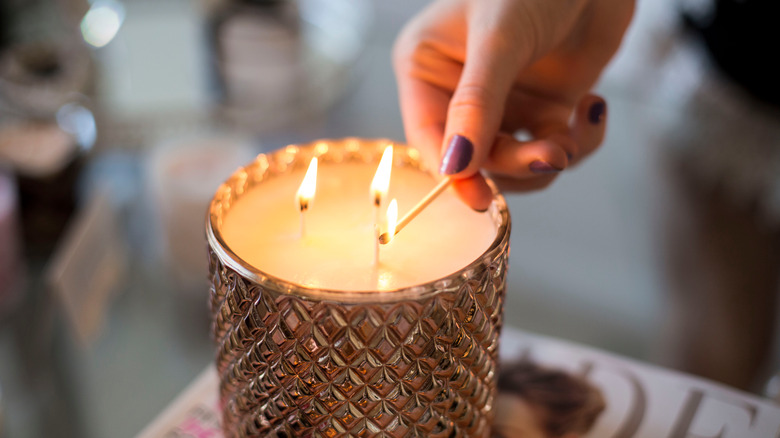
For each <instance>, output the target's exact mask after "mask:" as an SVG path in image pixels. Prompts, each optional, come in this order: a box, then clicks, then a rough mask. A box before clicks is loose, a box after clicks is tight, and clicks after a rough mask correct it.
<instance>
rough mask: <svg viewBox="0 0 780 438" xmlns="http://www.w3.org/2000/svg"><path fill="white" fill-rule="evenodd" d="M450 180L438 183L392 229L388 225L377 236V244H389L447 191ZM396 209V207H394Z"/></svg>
mask: <svg viewBox="0 0 780 438" xmlns="http://www.w3.org/2000/svg"><path fill="white" fill-rule="evenodd" d="M451 182H452V180H450V179H449V178H445V179H443V180H441V182H439V184H437V185H436V187H434V188H433V190H431V191H430V193H428V194H427V195H425V197H424V198H422V200H421V201H420V202H418V203H417V205H415V206H414V208H412V209H411V210H409V212H408V213H406V215H405V216H404V217H402V218H401V220H400V221H398V224H395V223H394V224H393V227H390V223H389V222H388V224H387V231H385V232H384V233H382V234H381V235H380V236H379V243H381V244H382V245H387V244H388V243H390V241H391V240H393V237H394V236H395V235H396V234H398V233H399V232H400V231H401V230H402V229H403V228H404V227H405V226H407V225H408V224H409V222H410V221H411V220H412V219H414V218H415V217H416V216H417V215H418V214H420V212H421V211H423V209H425V207H427V206H428V205H430V203H431V202H433V200H434V199H436V197H438V196H439V195H441V194H442V192H444V190H446V189H447V187H449V186H450V183H451ZM396 209H397V207H396ZM387 211H388V213H387V214H388V218H389V217H390V208H389V207H388V209H387ZM396 214H397V213H396Z"/></svg>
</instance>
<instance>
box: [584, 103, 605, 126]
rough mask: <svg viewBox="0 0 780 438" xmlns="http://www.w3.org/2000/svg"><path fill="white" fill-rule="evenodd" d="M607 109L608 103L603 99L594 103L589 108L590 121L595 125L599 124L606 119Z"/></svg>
mask: <svg viewBox="0 0 780 438" xmlns="http://www.w3.org/2000/svg"><path fill="white" fill-rule="evenodd" d="M606 109H607V104H606V103H605V102H604V101H603V100H600V101H598V102H596V103H594V104H593V105H591V106H590V109H589V110H588V121H589V122H590V123H592V124H594V125H598V124H599V123H601V122H602V121H603V120H604V113H605V112H606Z"/></svg>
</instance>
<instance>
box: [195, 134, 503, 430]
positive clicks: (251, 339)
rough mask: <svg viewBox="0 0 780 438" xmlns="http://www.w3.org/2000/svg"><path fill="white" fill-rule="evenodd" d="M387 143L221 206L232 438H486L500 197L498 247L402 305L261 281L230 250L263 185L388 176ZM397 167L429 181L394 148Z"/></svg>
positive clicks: (257, 164) (234, 185)
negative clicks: (346, 173)
mask: <svg viewBox="0 0 780 438" xmlns="http://www.w3.org/2000/svg"><path fill="white" fill-rule="evenodd" d="M388 143H389V141H388V140H363V139H344V140H335V141H331V140H328V141H320V142H315V143H312V144H309V145H305V146H288V147H287V148H284V149H281V150H279V151H276V152H273V153H270V154H263V155H260V156H258V157H257V159H255V160H254V161H253V162H252V163H250V164H249V165H247V166H246V167H244V168H242V169H239V170H238V171H237V172H236V173H234V174H233V175H232V176H231V177H230V178H229V179H228V180H227V181H226V182H225V183H224V184H223V185H222V186H221V187H220V188H219V190H218V191H217V193H216V195H215V197H214V199H213V200H212V202H211V205H210V209H209V215H208V221H207V225H206V228H207V237H208V243H209V249H208V251H209V271H210V281H211V297H210V306H211V314H212V328H211V330H212V335H213V337H214V339H215V341H216V344H217V347H218V352H217V358H216V364H217V370H218V372H219V375H220V401H221V405H222V414H223V428H224V431H225V435H226V436H228V437H266V436H291V437H292V436H302V437H353V436H354V437H358V436H360V437H366V436H381V437H414V436H425V437H488V436H489V435H490V424H491V421H492V417H493V401H494V399H495V394H496V378H497V373H498V371H497V365H498V338H499V334H500V330H501V326H502V321H503V301H504V293H505V285H506V270H507V261H508V257H509V234H510V228H511V227H510V218H509V211H508V209H507V206H506V202H505V200H504V198H503V197H502V196H501V195H500V194H498V192H497V191H496V190H495V186H494V185H493V184H492V183H491V187H494V193H495V202H494V203H493V204H492V206H491V208H490V210H489V211H488V213H487V214H490V215H491V216H492V218H493V220H494V222H495V224H496V226H497V234H496V238H495V240H494V241H493V243H492V245H491V246H490V248H488V250H487V251H486V252H485V253H484V254H483V255H482V256H481V257H479V258H478V259H477V260H475V261H473V262H472V263H471V264H469V265H468V266H466V267H464V268H463V269H461V270H459V271H457V272H454V273H452V274H451V275H449V276H447V277H445V278H441V279H439V280H436V281H432V282H429V283H425V284H421V285H416V286H413V287H409V288H404V289H399V290H395V291H381V292H380V291H366V292H343V291H336V290H320V289H312V288H307V287H303V286H300V285H296V284H293V283H290V282H286V281H284V280H281V279H278V278H274V277H272V276H270V275H267V274H264V273H263V272H262V271H261V270H260V269H259V268H258V267H253V266H251V265H249V264H247V263H246V262H244V261H243V260H241V259H240V258H239V257H237V256H236V255H235V254H234V253H233V252H232V251H231V250H230V248H229V247H228V245H226V244H225V242H224V240H223V239H222V236H221V232H220V229H221V225H222V218H223V215H224V214H225V213H227V212H228V211H229V209H230V207H231V205H232V204H233V203H234V202H237V201H238V200H240V198H241V195H242V194H243V193H245V192H246V191H247V190H249V189H250V188H251V187H252V186H254V185H255V184H262V182H263V180H264V179H266V178H268V177H269V176H272V175H274V174H278V173H284V172H287V171H290V170H293V169H300V168H304V169H305V167H306V166H307V165H308V163H309V160H310V159H311V158H312V157H313V156H318V157H319V160H320V161H321V162H344V161H358V162H371V163H378V162H379V159H380V157H381V155H382V151H383V150H384V147H385V146H386V145H387V144H388ZM395 154H396V159H395V160H394V161H395V165H396V166H398V165H399V163H402V164H401V165H403V166H413V167H415V168H419V169H421V170H423V171H428V170H427V169H426V168H425V167H424V165H423V164H422V161H421V158H420V157H419V153H418V152H417V151H415V150H413V149H410V148H406V147H403V146H398V145H396V146H395Z"/></svg>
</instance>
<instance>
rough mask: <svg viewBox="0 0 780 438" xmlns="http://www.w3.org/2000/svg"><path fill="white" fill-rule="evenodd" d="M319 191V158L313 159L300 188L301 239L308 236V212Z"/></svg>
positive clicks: (297, 196)
mask: <svg viewBox="0 0 780 438" xmlns="http://www.w3.org/2000/svg"><path fill="white" fill-rule="evenodd" d="M316 191H317V157H314V158H312V159H311V162H310V163H309V168H308V169H307V170H306V175H305V176H304V177H303V181H302V182H301V186H300V187H299V188H298V193H297V194H296V198H297V199H298V209H299V210H300V212H301V215H300V217H301V239H303V238H304V236H306V219H304V217H305V216H306V214H305V213H306V210H308V209H309V204H311V203H312V201H313V200H314V193H315V192H316Z"/></svg>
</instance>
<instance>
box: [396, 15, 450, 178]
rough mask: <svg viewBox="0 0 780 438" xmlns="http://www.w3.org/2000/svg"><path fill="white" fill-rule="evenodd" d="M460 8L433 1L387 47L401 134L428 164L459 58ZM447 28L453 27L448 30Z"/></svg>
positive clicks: (435, 155) (433, 161)
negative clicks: (391, 66) (390, 59)
mask: <svg viewBox="0 0 780 438" xmlns="http://www.w3.org/2000/svg"><path fill="white" fill-rule="evenodd" d="M463 20H464V18H463V13H462V10H461V8H459V7H457V5H456V4H454V3H447V2H433V3H431V4H430V5H428V7H426V8H425V10H424V11H423V12H422V13H421V14H419V15H417V16H416V17H415V18H414V19H412V20H411V21H410V22H409V23H408V24H407V25H406V26H404V29H403V30H402V32H401V34H400V35H399V37H398V39H397V40H396V42H395V45H394V47H393V68H394V71H395V76H396V81H397V84H398V94H399V103H400V106H401V116H402V118H403V122H404V130H405V132H406V139H407V142H408V143H409V144H410V146H412V147H414V148H416V149H418V150H419V151H420V152H421V153H422V155H423V159H424V160H425V162H427V163H429V164H430V165H431V166H432V167H433V168H434V169H436V168H437V166H438V163H439V159H440V149H441V144H442V139H443V136H444V125H445V121H446V116H447V107H448V105H449V101H450V97H451V90H453V89H454V88H455V86H456V85H457V81H458V78H459V77H460V74H461V69H462V63H461V62H460V61H459V60H458V59H457V57H456V55H457V54H458V53H461V52H462V51H463V50H462V43H461V42H460V41H462V39H464V38H462V37H459V36H458V35H457V30H458V29H464V28H465V22H464V21H463ZM452 32H455V34H454V35H453V34H452Z"/></svg>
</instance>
